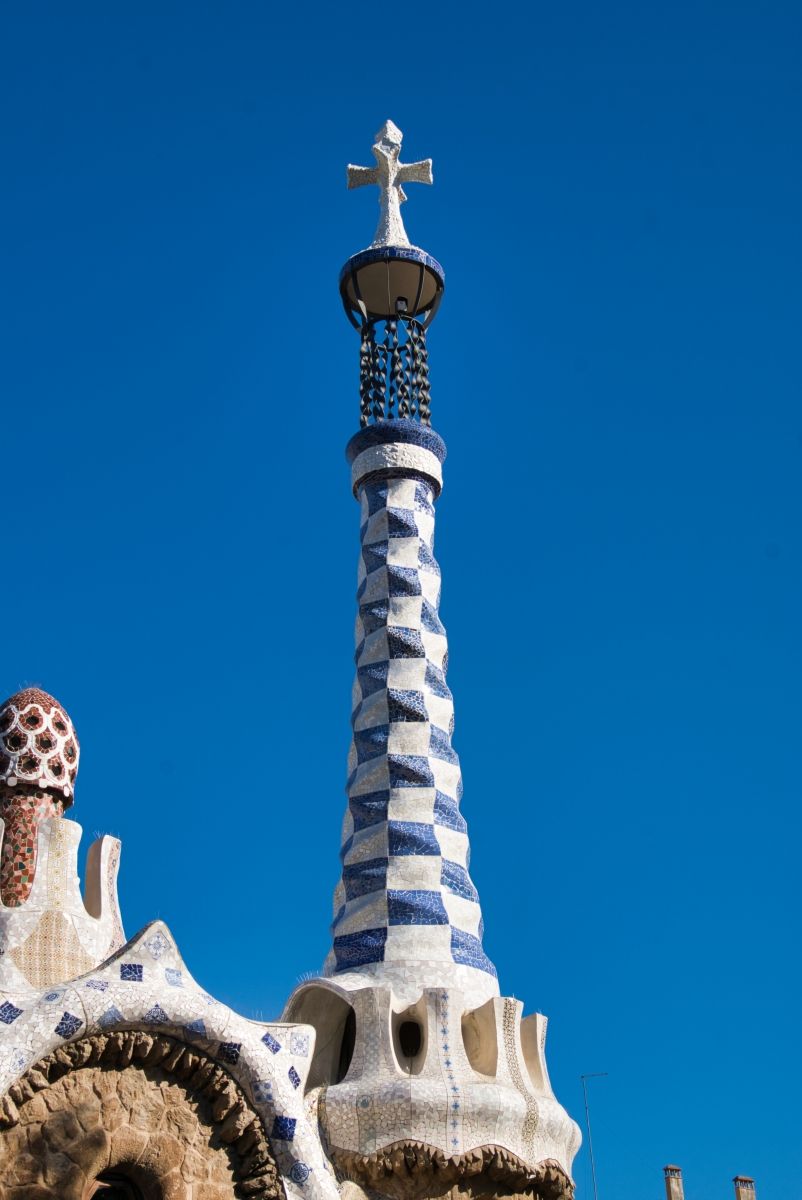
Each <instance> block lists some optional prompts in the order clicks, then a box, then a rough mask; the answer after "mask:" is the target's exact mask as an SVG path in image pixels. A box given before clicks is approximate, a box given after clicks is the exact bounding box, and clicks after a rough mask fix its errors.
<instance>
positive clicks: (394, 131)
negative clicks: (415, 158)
mask: <svg viewBox="0 0 802 1200" xmlns="http://www.w3.org/2000/svg"><path fill="white" fill-rule="evenodd" d="M403 137H404V135H403V134H402V132H401V130H400V129H399V128H398V126H397V125H394V124H393V122H392V121H385V123H384V124H383V125H382V127H381V129H380V130H379V132H378V133H377V134H376V143H375V145H374V147H373V157H374V158H375V159H376V166H375V167H355V166H353V165H352V164H351V163H349V164H348V186H349V188H357V187H362V186H363V185H364V184H366V183H377V184H378V185H379V224H378V225H377V226H376V236H375V237H374V239H373V241H372V242H371V246H408V245H409V238H408V237H407V231H406V230H405V229H404V222H403V220H402V218H401V205H402V204H403V202H404V201H405V200H406V196H405V195H404V189H403V188H402V187H401V184H402V183H431V182H432V160H431V159H430V158H426V159H424V160H423V161H422V162H416V163H402V162H399V161H398V156H399V154H400V153H401V142H402V140H403Z"/></svg>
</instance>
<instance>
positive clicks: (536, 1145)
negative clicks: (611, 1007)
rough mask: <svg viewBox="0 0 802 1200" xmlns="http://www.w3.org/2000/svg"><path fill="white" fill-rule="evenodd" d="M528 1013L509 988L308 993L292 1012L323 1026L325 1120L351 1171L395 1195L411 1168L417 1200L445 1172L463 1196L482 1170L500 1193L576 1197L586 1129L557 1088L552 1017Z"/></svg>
mask: <svg viewBox="0 0 802 1200" xmlns="http://www.w3.org/2000/svg"><path fill="white" fill-rule="evenodd" d="M521 1013H522V1005H521V1003H520V1001H518V1000H515V999H512V998H510V997H505V996H496V997H492V998H490V999H489V1000H487V1001H486V1002H485V1003H484V1004H482V1005H480V1006H479V1007H478V1008H474V1007H472V1006H471V1001H470V998H469V997H468V996H466V994H465V993H463V992H460V991H457V990H455V989H444V988H432V989H424V990H423V991H421V992H420V993H419V996H418V998H417V1000H415V1001H414V1002H413V1003H409V997H408V995H406V994H405V995H404V996H403V997H402V996H400V995H399V994H397V993H396V992H394V991H393V990H392V989H391V988H389V987H380V986H368V987H364V988H361V989H353V988H345V987H342V986H341V985H340V984H339V981H337V980H315V981H312V982H310V983H307V984H303V985H302V986H301V987H300V988H298V989H297V990H296V992H295V993H294V994H293V996H292V997H291V999H290V1001H289V1004H288V1005H287V1008H286V1010H285V1019H287V1020H299V1019H300V1020H304V1021H305V1022H307V1023H308V1024H310V1025H312V1026H313V1027H314V1028H315V1029H316V1030H317V1031H318V1038H317V1042H316V1050H315V1054H314V1057H313V1060H312V1064H311V1068H310V1073H309V1085H310V1087H313V1088H321V1089H322V1090H321V1093H320V1101H319V1114H320V1123H321V1128H322V1130H323V1132H324V1135H325V1139H326V1143H327V1145H328V1147H329V1154H330V1157H331V1160H332V1162H333V1163H334V1165H335V1167H336V1168H337V1170H338V1172H339V1173H340V1175H341V1176H343V1177H344V1178H346V1179H350V1180H352V1181H353V1182H355V1183H359V1184H360V1186H362V1187H365V1188H369V1189H372V1190H374V1191H379V1192H382V1193H385V1194H387V1195H395V1194H396V1193H397V1191H398V1186H397V1185H398V1178H397V1177H398V1173H399V1172H398V1170H396V1169H395V1167H397V1166H398V1165H399V1164H401V1166H402V1168H403V1169H402V1170H401V1175H402V1176H403V1177H404V1178H405V1179H406V1184H405V1188H404V1189H403V1194H404V1195H405V1196H406V1197H407V1198H408V1200H409V1198H410V1197H417V1196H420V1197H423V1196H426V1195H430V1194H431V1189H432V1186H433V1178H432V1177H433V1174H434V1175H436V1174H437V1173H438V1172H440V1174H439V1178H440V1181H441V1182H443V1181H445V1179H446V1177H448V1179H450V1182H451V1185H453V1186H455V1187H456V1188H457V1190H460V1186H461V1180H462V1179H463V1178H465V1179H468V1177H470V1178H471V1180H472V1186H475V1185H476V1184H477V1183H478V1182H479V1180H478V1179H477V1176H480V1177H481V1179H482V1180H483V1182H484V1184H485V1185H488V1186H489V1185H490V1184H492V1185H493V1190H495V1191H496V1192H498V1194H503V1195H511V1194H518V1193H523V1192H526V1191H531V1190H534V1191H535V1192H537V1194H539V1195H541V1196H544V1197H545V1196H547V1195H548V1196H558V1195H560V1196H569V1195H571V1194H572V1191H573V1184H572V1182H571V1166H572V1163H573V1159H574V1156H575V1154H576V1152H577V1150H578V1149H579V1145H580V1142H581V1136H580V1133H579V1129H578V1127H577V1126H576V1124H575V1123H574V1122H573V1121H572V1120H571V1118H570V1117H569V1116H568V1114H567V1113H566V1112H565V1110H564V1109H563V1107H562V1106H561V1105H560V1104H559V1102H558V1101H557V1099H556V1097H555V1095H554V1093H553V1091H552V1088H551V1084H550V1082H549V1078H548V1072H547V1070H546V1063H545V1053H544V1048H545V1033H546V1019H545V1017H543V1016H541V1015H540V1014H535V1015H533V1016H531V1017H527V1018H526V1020H524V1021H522V1020H521ZM447 1161H448V1163H449V1164H450V1165H449V1167H448V1172H450V1174H448V1172H447V1173H446V1175H444V1174H443V1171H444V1170H445V1169H446V1168H445V1164H446V1162H447ZM394 1164H395V1166H394ZM452 1175H453V1178H451V1176H452ZM407 1176H409V1178H408V1179H407Z"/></svg>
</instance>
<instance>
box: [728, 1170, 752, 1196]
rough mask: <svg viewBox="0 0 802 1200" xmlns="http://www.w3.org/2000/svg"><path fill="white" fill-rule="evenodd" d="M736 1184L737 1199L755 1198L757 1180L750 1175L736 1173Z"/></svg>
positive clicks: (734, 1180) (734, 1181)
mask: <svg viewBox="0 0 802 1200" xmlns="http://www.w3.org/2000/svg"><path fill="white" fill-rule="evenodd" d="M732 1182H733V1183H734V1185H735V1200H755V1181H754V1179H750V1177H749V1176H748V1175H736V1176H735V1178H734V1179H733V1181H732Z"/></svg>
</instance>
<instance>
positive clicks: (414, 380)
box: [359, 317, 431, 427]
mask: <svg viewBox="0 0 802 1200" xmlns="http://www.w3.org/2000/svg"><path fill="white" fill-rule="evenodd" d="M399 326H400V330H399ZM399 332H402V333H403V340H402V339H401V337H399ZM359 412H360V423H361V425H362V426H363V427H364V426H365V425H367V424H369V422H370V420H371V418H373V420H374V421H381V420H384V419H385V418H387V419H392V418H393V417H395V416H398V417H399V418H401V419H407V420H416V419H417V420H418V421H420V423H421V424H422V425H429V424H430V421H431V390H430V385H429V354H428V350H427V347H426V330H425V329H424V327H423V325H422V324H421V322H420V321H416V320H415V319H414V318H413V317H407V318H402V319H401V320H400V321H396V320H393V321H385V322H384V331H383V335H382V334H381V333H380V332H379V331H378V330H377V328H376V323H375V322H371V323H369V324H367V325H365V326H364V327H363V329H362V339H361V344H360V348H359Z"/></svg>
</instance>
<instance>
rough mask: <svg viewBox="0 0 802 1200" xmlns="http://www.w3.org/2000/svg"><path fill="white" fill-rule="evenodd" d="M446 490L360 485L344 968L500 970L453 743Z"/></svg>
mask: <svg viewBox="0 0 802 1200" xmlns="http://www.w3.org/2000/svg"><path fill="white" fill-rule="evenodd" d="M434 498H435V492H434V489H433V486H432V485H431V484H430V483H428V482H426V480H425V479H424V478H416V477H414V476H410V477H400V476H399V477H394V476H390V477H389V478H388V477H386V476H385V477H381V476H377V475H375V474H374V475H373V476H371V475H368V476H367V477H366V479H365V481H364V482H363V483H362V484H361V486H360V488H359V500H360V503H361V507H362V514H361V542H362V545H361V555H360V563H359V576H358V586H357V601H358V606H359V611H358V616H357V623H356V679H355V684H354V694H353V712H352V717H351V724H352V728H353V740H352V745H351V753H350V756H349V775H348V811H347V813H346V817H345V822H344V827H343V841H342V849H341V859H342V864H343V866H342V878H341V881H340V883H339V885H338V887H337V890H336V892H335V896H334V914H335V915H334V922H333V925H332V932H333V940H334V945H333V954H332V955H331V956H330V958H329V960H328V963H327V968H326V969H327V971H328V972H330V973H332V974H336V973H337V972H339V971H348V970H358V969H359V968H360V967H365V966H368V965H370V964H376V963H390V962H395V963H402V962H403V961H404V960H405V959H408V958H410V956H411V957H414V958H415V959H417V960H421V959H425V960H428V961H433V962H441V963H456V964H460V965H462V966H469V967H474V968H476V969H478V970H480V971H483V972H486V973H487V974H489V975H491V976H495V974H496V971H495V968H494V966H493V964H492V963H491V962H490V960H489V959H488V957H487V956H486V954H485V953H484V951H483V949H482V914H481V909H480V906H479V897H478V895H477V892H476V888H475V887H474V885H473V882H472V880H471V877H470V875H469V873H468V863H469V857H470V854H469V845H468V833H467V827H466V824H465V819H464V818H463V816H462V814H461V812H460V799H461V796H462V781H461V774H460V765H459V759H458V757H457V755H456V752H455V751H454V748H453V746H452V744H451V736H452V732H453V729H454V704H453V700H452V696H451V692H450V691H449V688H448V684H447V683H446V670H447V666H448V643H447V639H446V632H445V629H444V628H443V625H442V623H441V621H440V616H439V603H440V568H439V567H438V565H437V561H436V560H435V557H434V550H433V545H434ZM410 947H414V950H413V951H412V954H411V951H410Z"/></svg>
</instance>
